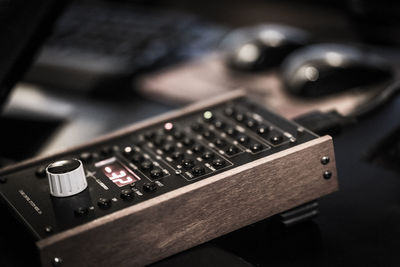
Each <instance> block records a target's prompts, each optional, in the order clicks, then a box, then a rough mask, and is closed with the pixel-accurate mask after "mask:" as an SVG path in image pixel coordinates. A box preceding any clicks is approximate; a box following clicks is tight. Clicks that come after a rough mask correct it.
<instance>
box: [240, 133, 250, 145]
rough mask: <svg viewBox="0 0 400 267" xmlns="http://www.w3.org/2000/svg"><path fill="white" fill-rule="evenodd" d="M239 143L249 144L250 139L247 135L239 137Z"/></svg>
mask: <svg viewBox="0 0 400 267" xmlns="http://www.w3.org/2000/svg"><path fill="white" fill-rule="evenodd" d="M237 141H238V142H239V143H241V144H245V143H247V142H249V137H248V136H246V135H241V136H239V138H238V139H237Z"/></svg>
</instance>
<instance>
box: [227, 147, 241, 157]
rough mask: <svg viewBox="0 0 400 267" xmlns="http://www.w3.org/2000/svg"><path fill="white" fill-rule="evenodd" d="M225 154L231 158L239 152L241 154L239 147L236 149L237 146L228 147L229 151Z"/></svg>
mask: <svg viewBox="0 0 400 267" xmlns="http://www.w3.org/2000/svg"><path fill="white" fill-rule="evenodd" d="M225 152H226V154H228V155H229V156H232V155H234V154H236V153H238V152H239V149H238V148H237V147H235V146H230V147H228V149H227V150H226V151H225Z"/></svg>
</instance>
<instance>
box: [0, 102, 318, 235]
mask: <svg viewBox="0 0 400 267" xmlns="http://www.w3.org/2000/svg"><path fill="white" fill-rule="evenodd" d="M317 137H318V136H317V135H315V134H313V133H312V132H310V131H308V130H306V129H304V128H303V127H301V126H299V125H297V124H295V123H293V122H291V121H288V120H286V119H284V118H282V117H279V116H277V115H276V114H273V113H271V112H269V111H268V110H266V109H264V108H263V107H260V106H258V105H256V104H254V103H253V102H251V101H249V100H248V99H247V98H238V99H235V100H232V101H230V102H227V103H223V104H218V105H215V106H211V107H208V108H204V109H199V110H197V111H193V112H189V113H186V114H185V115H182V116H178V117H175V118H171V119H169V120H166V121H162V122H158V123H155V124H152V125H150V126H148V127H144V128H140V129H139V130H135V131H131V132H126V133H124V134H122V135H120V136H117V137H113V138H110V139H107V140H105V141H102V142H98V143H96V144H93V145H89V146H85V147H83V148H80V149H78V150H74V151H71V152H68V153H67V154H65V153H64V154H61V155H58V156H54V157H50V158H46V159H44V160H41V161H40V162H39V163H38V164H36V163H35V164H27V166H26V167H23V168H20V169H18V170H15V171H12V172H9V173H7V172H3V173H2V174H0V194H1V198H2V200H3V203H5V205H6V206H7V207H9V208H10V210H11V211H12V212H13V213H14V214H15V215H16V216H17V217H18V218H19V219H20V220H21V221H22V222H23V223H24V224H25V226H26V227H28V229H30V232H31V233H32V234H33V235H34V236H35V237H36V238H37V239H42V238H45V237H47V236H50V235H52V234H54V233H59V232H61V231H64V230H67V229H70V228H73V227H75V226H78V225H81V224H84V223H86V222H89V221H92V220H94V219H97V218H100V217H102V216H105V215H108V214H110V213H113V212H116V211H118V210H121V209H124V208H127V207H129V206H131V205H135V204H138V203H141V202H143V201H146V200H149V199H151V198H154V197H157V196H160V195H162V194H165V193H167V192H170V191H173V190H176V189H178V188H180V187H183V186H186V185H189V184H191V183H196V182H197V181H200V180H202V179H207V178H209V177H211V176H213V175H215V174H217V173H221V172H224V171H226V170H229V169H232V168H235V167H237V166H240V165H243V164H246V163H249V162H252V161H254V160H257V159H260V158H263V157H266V156H268V155H271V154H274V153H277V152H279V151H282V150H285V149H288V148H291V147H293V146H296V145H298V144H301V143H304V142H307V141H310V140H312V139H315V138H317ZM73 159H76V160H77V161H76V162H74V161H71V160H73ZM79 163H81V164H82V166H79V165H80V164H79ZM50 164H52V165H50ZM49 165H50V166H49ZM80 167H83V168H82V169H83V172H82V173H84V174H83V176H84V178H86V181H87V185H85V181H82V180H78V182H76V183H77V185H76V186H77V187H76V188H78V189H77V190H79V188H82V189H84V188H86V189H84V190H83V191H80V192H79V193H77V194H73V193H72V194H73V195H71V196H65V194H68V192H66V191H65V190H64V186H66V187H67V188H72V187H73V186H72V187H71V183H74V182H73V181H72V182H71V181H70V180H68V183H67V184H65V185H63V184H62V179H63V178H62V175H64V173H67V172H69V171H75V172H76V173H74V174H73V175H77V176H79V171H78V168H80ZM73 175H72V174H71V175H69V176H68V177H69V178H68V179H72V178H74V177H72V176H73ZM60 177H61V178H60ZM71 177H72V178H71ZM49 180H52V182H50V185H51V187H52V188H51V192H52V194H50V185H49ZM79 183H80V184H79ZM79 186H81V187H79ZM85 186H87V187H85ZM238 186H240V185H238ZM254 186H257V184H254ZM55 191H56V193H57V194H59V195H63V194H64V195H63V196H64V197H55V194H56V193H55ZM71 192H73V191H71ZM233 204H234V203H233ZM120 231H123V229H121V230H120Z"/></svg>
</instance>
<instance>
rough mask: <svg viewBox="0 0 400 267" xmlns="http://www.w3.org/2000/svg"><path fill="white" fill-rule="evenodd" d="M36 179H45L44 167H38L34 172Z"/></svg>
mask: <svg viewBox="0 0 400 267" xmlns="http://www.w3.org/2000/svg"><path fill="white" fill-rule="evenodd" d="M35 175H36V177H38V178H44V177H46V167H45V166H40V167H39V168H38V169H37V170H36V172H35Z"/></svg>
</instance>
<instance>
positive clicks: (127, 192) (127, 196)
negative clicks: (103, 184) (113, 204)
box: [120, 188, 134, 201]
mask: <svg viewBox="0 0 400 267" xmlns="http://www.w3.org/2000/svg"><path fill="white" fill-rule="evenodd" d="M120 196H121V198H122V199H123V200H125V201H127V200H131V199H133V196H134V195H133V190H132V189H130V188H125V189H122V190H121V195H120Z"/></svg>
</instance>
